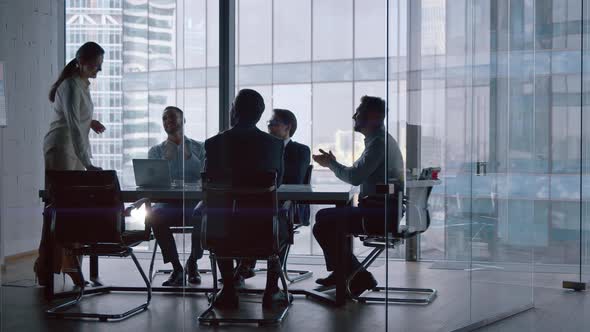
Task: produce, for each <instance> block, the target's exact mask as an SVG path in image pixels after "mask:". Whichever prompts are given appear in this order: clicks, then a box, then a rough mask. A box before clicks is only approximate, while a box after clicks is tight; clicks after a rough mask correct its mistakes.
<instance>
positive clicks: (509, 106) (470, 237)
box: [65, 0, 590, 331]
mask: <svg viewBox="0 0 590 332" xmlns="http://www.w3.org/2000/svg"><path fill="white" fill-rule="evenodd" d="M588 7H590V5H589V4H588V3H587V2H586V1H585V0H559V1H558V0H537V1H527V0H477V1H468V0H370V1H365V0H363V1H357V0H346V1H340V0H339V1H335V0H334V1H333V0H318V1H312V0H304V1H272V0H239V1H236V2H235V18H234V19H235V28H236V30H235V82H234V85H235V89H236V91H237V90H239V89H242V88H253V89H255V90H257V91H258V92H260V93H261V94H262V96H263V97H264V99H265V103H266V111H265V113H264V115H263V118H262V120H261V122H260V123H259V127H260V129H262V130H264V131H266V130H267V127H266V121H267V120H269V119H270V117H271V116H272V109H273V108H284V109H289V110H291V111H292V112H293V113H295V115H296V117H297V120H298V129H297V131H296V133H295V135H294V136H293V137H292V139H293V140H295V141H297V142H300V143H303V144H305V145H307V146H309V147H310V148H311V150H312V153H318V150H319V149H323V150H326V151H328V150H331V151H332V152H333V153H334V155H335V156H336V158H337V160H338V161H339V162H341V163H343V164H345V165H351V164H352V163H353V162H354V161H355V160H356V159H357V158H359V157H360V156H361V154H362V152H363V150H364V137H363V135H362V134H360V133H358V132H355V131H354V130H353V121H352V115H353V114H354V112H355V110H356V107H357V106H358V105H359V104H360V98H361V97H362V96H364V95H372V96H377V97H381V98H383V99H385V100H386V102H387V106H388V115H387V134H389V135H391V136H392V137H393V138H394V139H395V140H396V141H397V143H398V144H399V147H400V149H401V152H402V155H403V158H404V168H405V170H404V174H405V194H406V195H408V194H409V193H410V188H409V187H410V186H411V184H410V182H412V181H416V180H419V175H420V173H421V170H422V169H424V168H428V167H435V168H440V173H439V179H440V182H439V183H437V184H436V185H434V186H433V189H432V192H431V194H430V198H429V201H428V202H429V210H430V225H429V227H428V229H427V230H426V231H425V232H424V233H422V234H420V235H418V236H417V237H416V238H413V239H407V240H405V241H403V242H402V243H400V244H399V245H397V246H396V247H395V248H393V249H390V250H387V251H386V252H385V253H383V254H382V255H381V257H380V258H379V259H377V260H376V262H375V263H374V264H373V265H372V266H371V267H370V268H369V271H370V272H372V273H373V274H374V275H375V277H376V278H377V280H378V282H379V284H380V285H384V286H390V287H393V286H395V287H427V288H436V289H437V290H438V296H437V298H436V299H435V300H434V301H433V302H432V303H431V304H429V305H427V306H401V305H396V306H393V305H387V306H382V307H380V306H378V305H377V306H370V307H367V306H366V305H364V304H352V305H357V306H358V307H359V308H360V309H359V310H362V311H369V310H370V314H369V315H367V317H371V319H373V320H375V321H377V322H383V324H380V325H379V326H380V327H381V326H383V327H384V328H386V329H389V330H396V329H398V328H400V327H404V328H408V329H410V328H411V329H412V330H416V331H419V330H424V331H429V330H433V329H439V330H449V331H450V330H454V329H459V328H463V327H476V326H478V325H479V324H480V323H481V322H483V321H487V322H489V321H491V320H494V319H499V318H502V317H504V315H508V314H512V313H515V312H519V311H522V310H525V309H527V308H529V307H531V306H532V305H533V303H534V292H533V290H534V287H535V286H539V287H560V285H561V281H562V280H570V279H573V280H582V281H585V280H587V279H588V276H590V272H589V270H588V264H589V263H588V257H589V255H588V252H589V250H588V248H589V246H588V243H590V241H589V240H588V232H587V230H588V218H587V215H588V210H589V209H588V202H587V199H586V197H587V192H588V189H589V188H587V187H588V186H587V185H586V184H587V183H586V182H587V179H586V177H585V176H584V175H586V173H587V168H588V167H587V160H588V151H587V146H588V144H586V143H587V141H588V139H587V137H586V135H587V134H585V133H584V130H583V128H585V127H584V126H585V124H587V123H588V121H590V120H589V118H590V117H588V116H584V114H583V112H581V111H582V110H584V108H582V106H585V105H586V102H585V101H586V94H585V92H586V90H587V84H586V83H588V82H587V81H588V80H587V76H588V75H586V69H587V68H586V67H587V63H586V61H585V60H587V54H586V53H587V52H586V50H587V44H588V43H587V38H588V37H587V36H588V33H587V32H588V31H587V24H585V23H586V21H587V17H588V15H587V14H588V10H589V8H588ZM582 23H584V24H582ZM65 32H66V38H65V40H66V60H67V61H69V60H70V59H71V58H72V57H73V56H74V53H75V51H76V49H77V48H78V47H79V46H80V45H81V44H82V43H83V42H85V41H88V40H95V41H97V42H98V43H99V44H101V45H102V46H103V47H104V48H105V50H106V54H105V62H104V64H103V71H102V72H101V73H100V74H99V78H98V79H96V80H95V81H93V84H92V85H91V91H92V97H93V100H94V104H95V114H97V119H98V120H100V121H101V122H103V123H104V124H105V126H106V127H107V131H106V132H105V134H103V135H101V136H98V135H94V134H92V135H93V136H92V137H91V141H92V147H93V155H94V160H96V161H97V165H98V166H101V167H103V168H105V169H115V170H117V172H118V175H119V178H120V182H121V184H122V185H123V186H135V185H136V182H135V177H134V172H133V162H132V160H133V159H144V158H148V157H149V155H148V151H149V149H150V148H151V147H152V146H158V145H161V143H162V142H164V141H166V139H167V134H166V131H165V130H164V128H163V123H162V116H163V112H164V109H165V107H166V106H177V107H179V108H180V109H182V110H183V114H184V118H185V119H186V123H185V125H184V128H185V132H184V133H185V135H186V136H188V137H189V138H191V139H194V140H196V141H199V142H203V141H204V140H205V139H207V138H208V137H211V136H213V135H215V134H216V133H217V132H218V131H219V130H220V129H223V127H224V126H223V123H220V118H221V119H224V118H227V117H226V116H225V115H224V113H225V112H227V111H228V110H227V109H220V107H219V84H220V82H219V66H218V64H219V2H218V1H211V0H202V1H192V0H191V1H189V0H122V1H109V2H103V1H97V2H92V1H90V2H88V1H73V0H71V1H70V0H68V1H66V28H65ZM580 51H582V52H580ZM223 83H224V84H225V83H227V82H223ZM220 115H222V116H221V117H220ZM221 122H223V120H222V121H221ZM388 153H389V152H388V151H386V152H385V154H386V155H388ZM184 163H185V160H184V159H183V164H184ZM312 163H313V162H312ZM313 165H314V170H313V176H312V184H314V185H329V184H337V183H341V181H340V180H339V179H337V178H336V177H335V176H334V174H333V173H332V172H331V171H330V170H329V169H327V168H323V167H321V166H319V165H318V164H316V163H313ZM185 176H186V173H185V174H182V175H181V176H180V178H178V179H177V180H179V181H178V183H176V184H177V185H180V184H181V182H182V184H183V188H186V187H185V186H184V184H185V183H192V180H189V179H187V178H185ZM385 176H386V175H385V174H384V179H383V183H387V182H388V180H387V179H386V177H385ZM416 177H418V179H416ZM181 180H184V181H181ZM187 190H190V188H188V189H186V190H185V191H187ZM188 197H189V195H188V194H186V195H184V196H183V200H182V202H183V203H182V206H181V207H180V208H181V209H182V210H183V213H185V211H187V210H186V209H189V208H192V207H193V206H194V205H195V204H196V202H195V201H194V200H191V199H189V198H188ZM581 198H584V199H583V200H582V201H580V199H581ZM325 207H326V206H315V205H314V206H312V207H311V210H312V214H311V215H312V217H311V225H310V226H309V227H302V228H300V230H299V234H297V235H296V236H295V243H294V245H293V248H292V250H291V255H290V258H289V264H293V265H295V266H305V267H306V268H309V269H311V270H313V271H314V279H315V278H316V277H323V276H324V274H325V273H326V271H325V267H324V259H323V257H322V251H321V249H320V248H319V246H318V244H317V242H316V241H315V239H314V237H313V234H312V227H313V225H314V222H315V218H314V216H315V213H316V212H317V211H318V210H320V209H322V208H325ZM185 208H186V209H185ZM184 220H186V218H184ZM385 222H387V220H386V221H385ZM407 222H408V220H405V219H404V220H402V223H407ZM142 223H143V218H142V216H140V215H139V216H138V215H136V216H135V217H134V218H132V219H131V220H129V227H141V226H142ZM580 225H581V227H580ZM178 232H179V233H178V234H176V235H175V236H174V237H175V240H176V244H177V248H178V252H179V255H180V257H179V259H180V261H181V263H182V264H183V265H184V263H185V262H186V260H187V259H188V257H189V254H190V251H191V245H190V243H191V235H190V232H189V231H187V230H186V229H179V230H178ZM183 233H184V234H183ZM155 247H156V244H155V243H154V241H151V242H150V243H149V244H148V243H146V244H144V247H143V248H141V249H143V251H145V254H144V258H145V261H146V262H147V261H149V259H150V258H151V253H152V250H154V248H155ZM156 249H157V250H158V253H159V254H158V255H157V256H156V257H157V259H156V270H157V269H161V268H170V264H163V262H162V256H161V254H160V250H159V248H157V247H156ZM370 249H371V248H368V247H365V246H364V245H363V244H362V242H360V241H359V240H358V239H355V240H354V252H355V254H357V255H358V256H359V258H360V259H362V258H363V257H365V256H366V255H367V254H368V253H369V252H370ZM146 266H147V263H146ZM199 267H200V268H207V267H208V261H207V259H206V257H205V259H202V260H200V261H199ZM167 278H168V275H167V274H164V273H158V274H157V275H156V278H155V279H154V285H155V286H159V285H160V284H161V283H162V282H164V281H165V280H166V279H167ZM209 279H210V276H209V275H204V278H203V280H204V281H205V280H206V283H207V284H208V283H209V282H210V280H209ZM297 286H298V285H297ZM313 286H314V285H313V281H309V282H307V283H306V284H305V287H313ZM302 287H303V286H302ZM387 296H388V297H391V298H393V294H388V295H387ZM396 296H397V295H396ZM187 303H192V304H190V305H187V306H186V307H185V308H184V310H185V312H186V314H187V316H194V313H195V312H199V311H201V310H204V308H201V306H200V305H197V304H195V303H194V302H190V301H189V302H187ZM294 305H305V304H303V303H300V302H299V301H297V302H296V303H295V304H294ZM187 321H188V320H187ZM416 322H420V325H416Z"/></svg>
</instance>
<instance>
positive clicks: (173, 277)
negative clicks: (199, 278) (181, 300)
mask: <svg viewBox="0 0 590 332" xmlns="http://www.w3.org/2000/svg"><path fill="white" fill-rule="evenodd" d="M183 284H184V271H183V270H173V271H172V273H170V277H168V280H166V281H164V282H163V283H162V286H182V285H183Z"/></svg>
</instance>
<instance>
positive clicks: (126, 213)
mask: <svg viewBox="0 0 590 332" xmlns="http://www.w3.org/2000/svg"><path fill="white" fill-rule="evenodd" d="M144 204H145V206H146V208H147V209H150V208H151V206H152V202H151V201H150V199H149V198H142V199H140V200H138V201H136V202H133V203H131V204H130V205H129V206H128V207H127V208H126V209H125V211H123V216H125V217H129V216H131V211H132V210H137V209H139V208H140V207H141V206H142V205H144Z"/></svg>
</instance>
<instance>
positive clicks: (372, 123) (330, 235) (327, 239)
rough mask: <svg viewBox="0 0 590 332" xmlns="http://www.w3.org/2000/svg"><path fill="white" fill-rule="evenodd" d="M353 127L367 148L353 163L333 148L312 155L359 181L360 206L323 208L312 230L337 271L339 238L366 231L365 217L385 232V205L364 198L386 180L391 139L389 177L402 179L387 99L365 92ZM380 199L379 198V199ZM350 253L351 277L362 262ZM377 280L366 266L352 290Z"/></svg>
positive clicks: (331, 281) (329, 281) (330, 280)
mask: <svg viewBox="0 0 590 332" xmlns="http://www.w3.org/2000/svg"><path fill="white" fill-rule="evenodd" d="M352 118H353V120H354V130H355V131H357V132H359V133H361V134H362V135H363V136H365V142H364V143H365V150H364V151H363V153H362V155H361V156H360V157H359V159H357V160H356V161H355V162H354V164H353V165H352V166H350V167H348V166H344V165H342V164H340V163H339V162H337V161H336V157H334V155H333V154H332V152H331V151H330V152H328V153H326V152H325V151H323V150H320V153H321V154H319V155H314V156H313V159H314V160H315V161H316V162H317V163H318V164H320V165H321V166H323V167H328V168H329V169H330V170H331V171H332V172H334V174H335V175H336V177H338V178H339V179H340V180H342V181H344V182H346V183H349V184H352V185H355V186H358V185H360V187H361V188H360V196H359V197H360V198H361V204H359V207H346V208H330V209H323V210H320V211H319V212H318V213H317V215H316V224H315V225H314V227H313V234H314V236H315V238H316V240H317V241H318V243H319V244H320V246H321V247H322V250H323V251H324V257H325V259H326V268H327V270H328V271H334V267H335V265H336V261H337V259H338V255H339V252H338V241H339V240H340V239H341V238H342V236H344V235H346V234H363V233H364V229H363V224H362V220H363V219H365V220H366V221H367V222H366V225H365V226H366V228H367V229H369V231H370V232H375V233H379V232H383V225H384V220H385V219H384V218H385V211H384V206H383V207H381V206H374V205H373V204H371V206H367V205H366V204H365V205H363V204H362V202H363V201H367V200H366V199H365V198H370V197H371V196H374V195H375V194H376V185H377V184H380V183H386V181H385V178H384V177H385V176H384V175H385V146H386V144H385V143H386V141H385V140H386V139H387V140H388V141H389V142H388V147H389V151H388V153H387V155H388V170H387V174H388V177H389V178H390V179H396V180H397V181H403V174H404V173H403V159H402V154H401V152H400V149H399V146H398V144H397V142H396V140H395V139H394V138H393V137H392V136H391V135H389V133H387V132H386V131H385V128H384V125H383V123H384V120H385V101H384V100H383V99H381V98H378V97H369V96H364V97H362V98H361V104H360V105H359V107H358V108H357V109H356V112H355V114H354V116H353V117H352ZM377 201H379V199H377ZM346 254H347V255H349V256H350V257H351V260H350V262H347V264H346V265H348V267H349V270H348V271H344V273H346V274H347V275H346V276H345V277H348V276H349V275H350V274H351V273H352V272H353V271H354V270H356V269H357V268H358V267H359V266H360V263H359V261H358V260H357V258H356V257H355V256H354V255H353V253H352V251H350V252H348V253H346ZM316 282H317V283H318V284H320V285H323V286H333V285H335V284H336V276H335V275H334V273H331V274H330V275H329V276H328V277H327V278H321V279H318V280H316ZM376 285H377V281H376V280H375V278H373V275H372V274H371V273H370V272H368V271H367V270H362V271H360V272H359V273H358V274H357V275H356V276H355V278H354V279H353V280H352V282H351V287H350V288H351V292H352V293H353V294H355V295H359V294H361V293H362V292H364V291H365V290H368V289H373V288H374V287H375V286H376Z"/></svg>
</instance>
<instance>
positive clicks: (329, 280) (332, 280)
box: [315, 272, 336, 287]
mask: <svg viewBox="0 0 590 332" xmlns="http://www.w3.org/2000/svg"><path fill="white" fill-rule="evenodd" d="M315 283H316V284H319V285H322V286H325V287H331V286H336V275H335V274H334V272H332V273H330V275H329V276H327V277H325V278H318V279H316V281H315Z"/></svg>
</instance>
